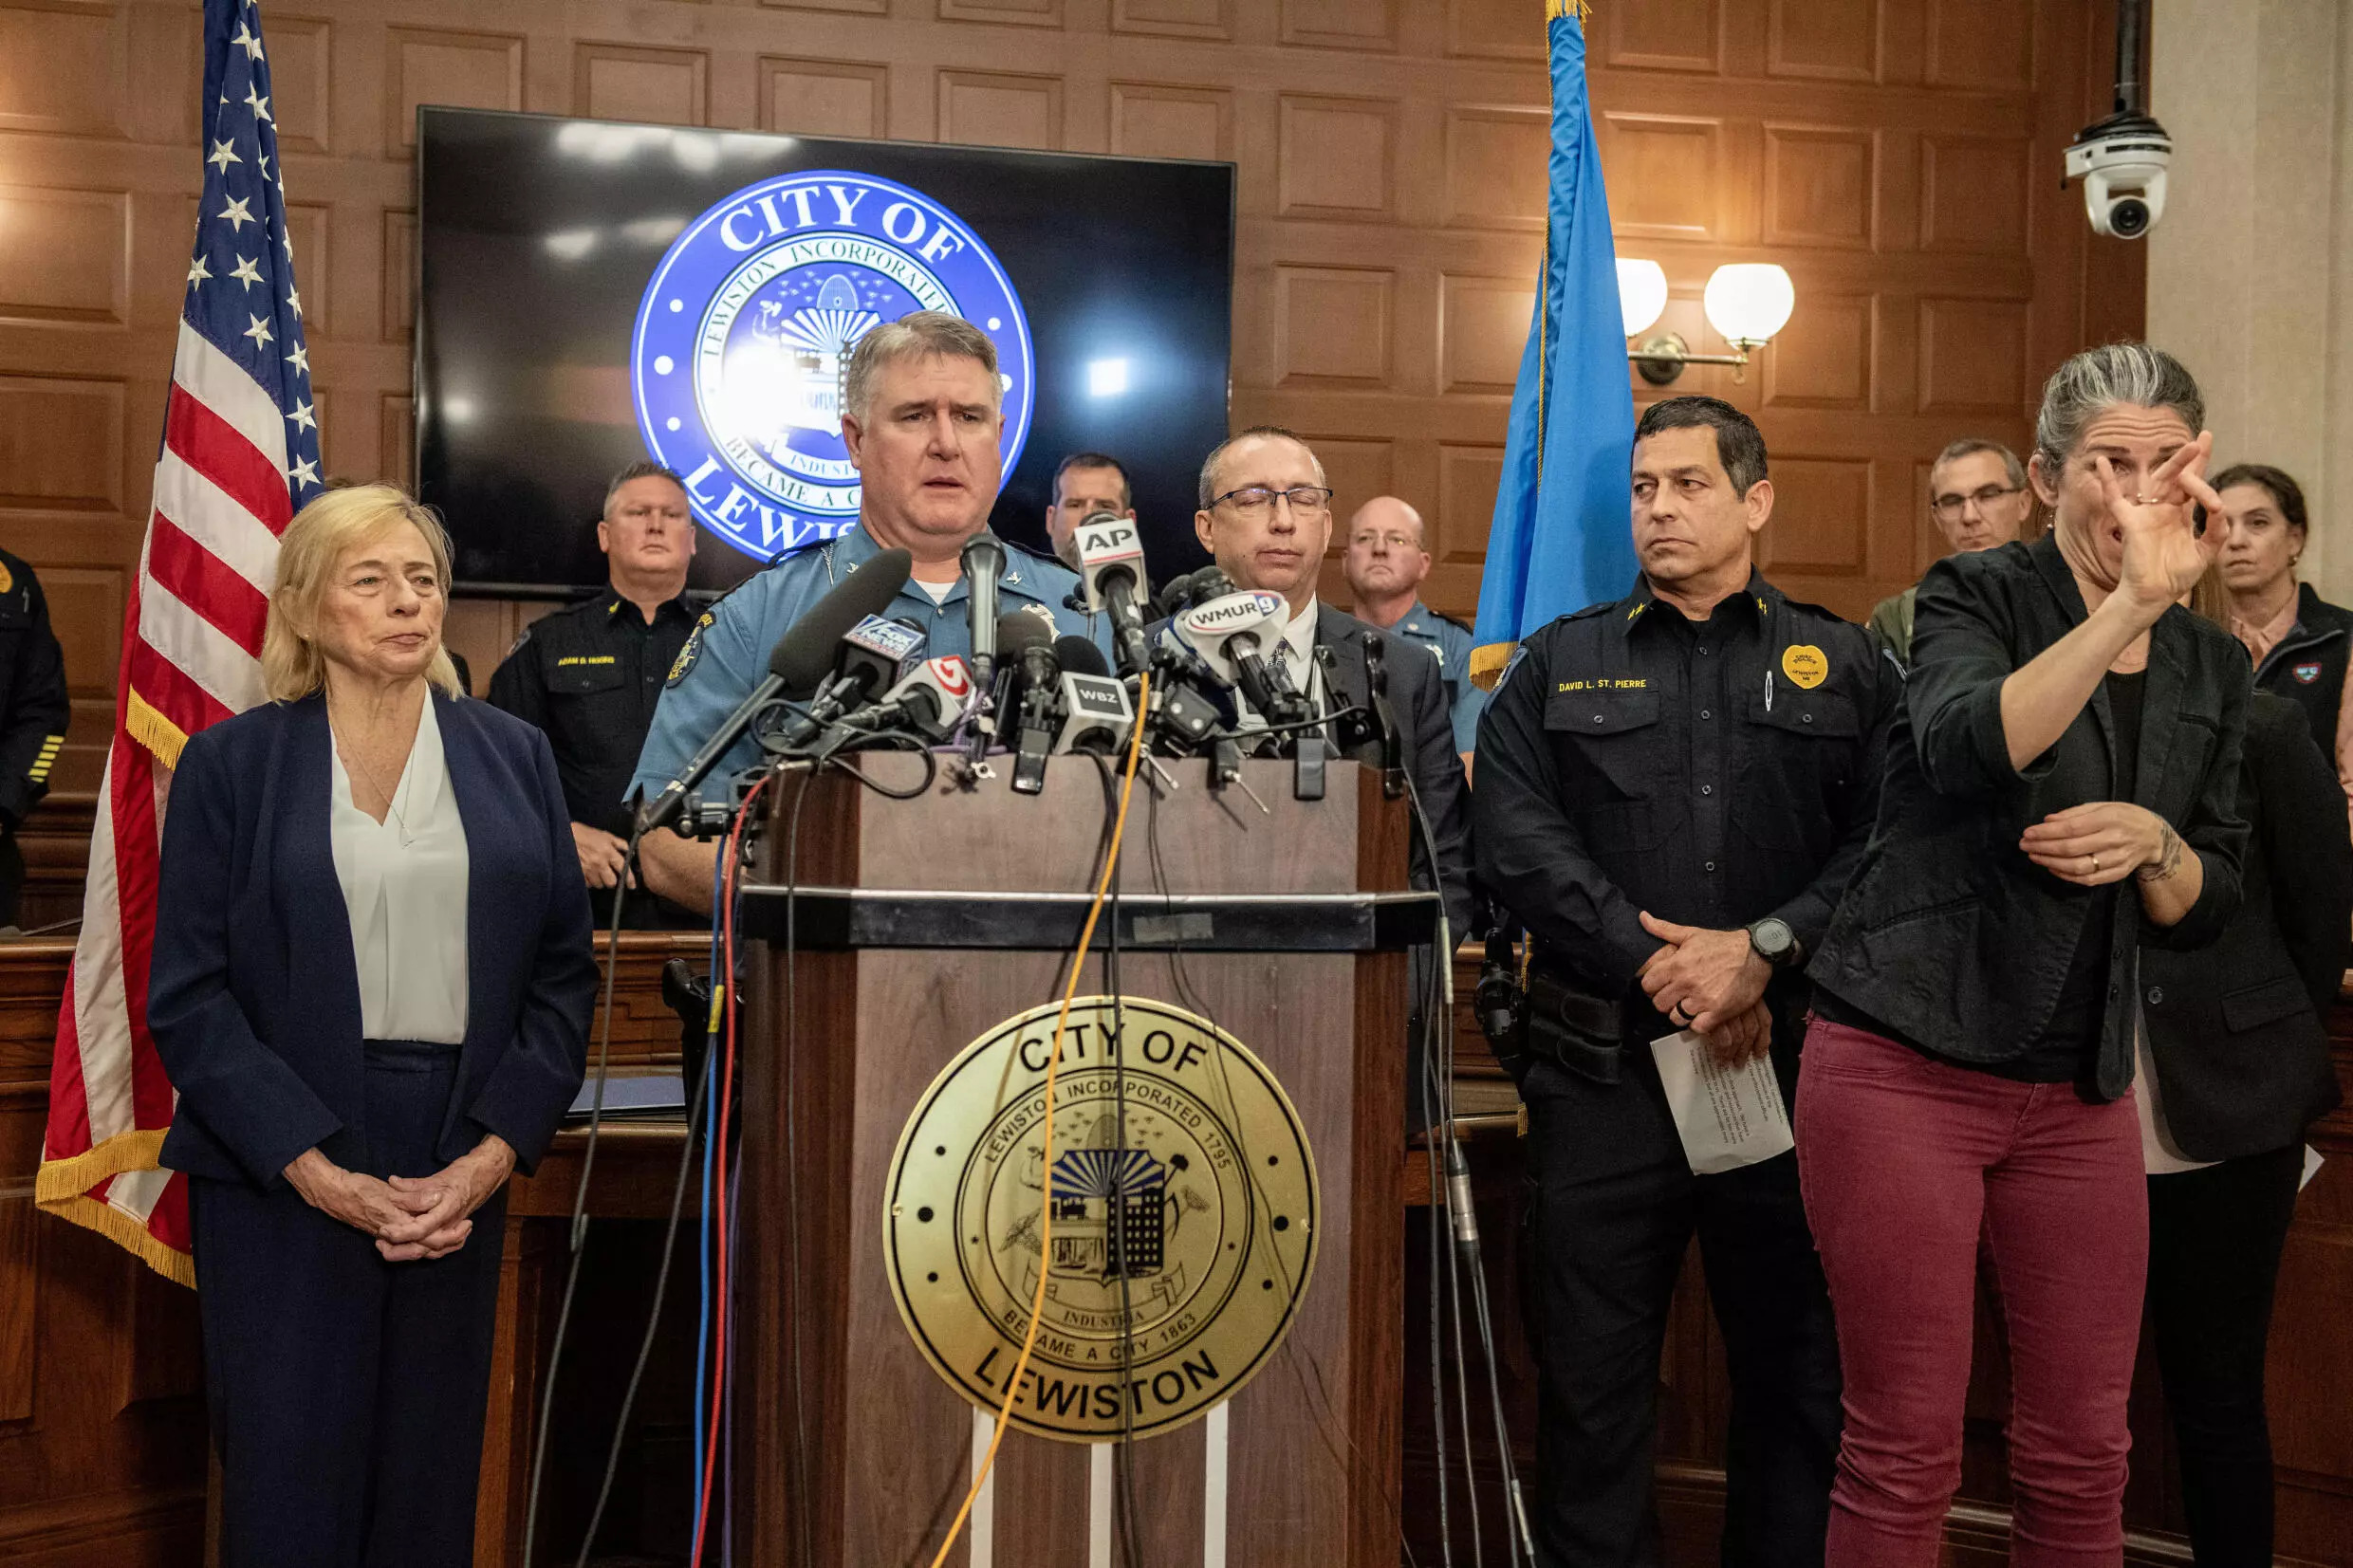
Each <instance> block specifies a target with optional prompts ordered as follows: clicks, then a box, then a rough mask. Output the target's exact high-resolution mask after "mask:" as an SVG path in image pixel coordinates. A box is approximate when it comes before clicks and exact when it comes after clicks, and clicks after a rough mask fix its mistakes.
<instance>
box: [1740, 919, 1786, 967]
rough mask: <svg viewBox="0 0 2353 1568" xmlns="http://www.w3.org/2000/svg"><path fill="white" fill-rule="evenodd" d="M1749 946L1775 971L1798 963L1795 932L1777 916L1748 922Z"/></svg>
mask: <svg viewBox="0 0 2353 1568" xmlns="http://www.w3.org/2000/svg"><path fill="white" fill-rule="evenodd" d="M1749 946H1750V947H1751V949H1752V950H1755V953H1756V955H1757V956H1758V957H1759V958H1762V959H1763V960H1765V962H1766V963H1768V964H1770V965H1771V966H1772V967H1773V968H1776V969H1786V968H1788V967H1789V966H1790V965H1792V964H1795V963H1796V962H1797V961H1798V942H1797V932H1793V931H1791V930H1790V929H1789V922H1788V921H1787V920H1784V919H1782V918H1781V917H1780V916H1779V915H1777V914H1769V915H1767V916H1766V917H1765V918H1764V919H1762V920H1753V921H1751V922H1750V924H1749Z"/></svg>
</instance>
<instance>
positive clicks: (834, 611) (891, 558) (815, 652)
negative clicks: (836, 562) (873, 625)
mask: <svg viewBox="0 0 2353 1568" xmlns="http://www.w3.org/2000/svg"><path fill="white" fill-rule="evenodd" d="M914 571H915V557H914V556H912V555H910V554H908V553H907V552H906V551H905V550H883V551H880V553H878V554H877V555H875V556H874V557H873V558H872V559H871V560H869V561H867V562H866V563H863V564H862V565H861V566H860V567H859V568H858V570H856V571H854V572H852V573H850V574H849V575H848V576H846V577H844V578H843V580H842V581H839V582H837V583H835V584H834V585H833V587H832V588H830V589H829V590H827V591H826V594H825V597H824V598H823V599H821V600H818V601H817V602H816V603H814V604H812V605H810V606H809V607H808V608H807V609H806V611H804V612H803V613H802V616H801V618H800V619H798V620H796V621H794V622H793V623H792V627H791V629H790V630H789V631H787V632H786V633H785V635H784V636H781V637H779V638H777V639H776V648H775V651H774V652H773V653H771V654H769V659H768V673H769V674H771V675H774V676H775V677H776V678H777V679H778V680H780V681H782V682H783V683H784V687H785V694H786V695H787V696H790V697H806V696H810V695H812V694H814V693H815V692H816V691H817V688H818V687H820V686H822V685H823V684H824V679H825V677H826V676H827V675H829V674H831V673H833V666H834V661H835V658H836V657H837V655H838V650H839V647H840V644H841V641H842V638H843V636H845V635H847V633H848V632H849V629H850V628H851V627H853V626H855V625H857V624H858V623H859V622H860V621H862V620H863V619H865V618H867V617H868V616H879V615H880V614H881V613H882V612H883V611H885V610H887V609H889V608H890V605H891V600H895V599H897V598H898V597H899V590H900V589H902V588H904V587H905V586H906V585H907V579H908V577H909V576H911V575H912V574H913V573H914Z"/></svg>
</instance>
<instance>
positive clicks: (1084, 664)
mask: <svg viewBox="0 0 2353 1568" xmlns="http://www.w3.org/2000/svg"><path fill="white" fill-rule="evenodd" d="M1054 660H1055V662H1056V663H1058V664H1060V665H1061V666H1062V672H1063V673H1064V674H1065V675H1107V674H1109V673H1111V661H1110V660H1109V659H1107V658H1105V657H1103V654H1102V649H1100V648H1098V647H1096V646H1095V644H1094V643H1093V642H1092V641H1090V640H1088V639H1087V638H1085V637H1083V636H1078V635H1076V634H1075V633H1073V634H1071V635H1069V636H1058V637H1056V638H1055V639H1054Z"/></svg>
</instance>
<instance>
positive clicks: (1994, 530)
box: [1865, 436, 2034, 666]
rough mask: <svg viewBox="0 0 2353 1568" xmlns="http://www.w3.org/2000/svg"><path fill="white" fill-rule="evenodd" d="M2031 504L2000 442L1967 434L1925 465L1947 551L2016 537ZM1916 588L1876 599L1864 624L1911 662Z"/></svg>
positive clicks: (1967, 550)
mask: <svg viewBox="0 0 2353 1568" xmlns="http://www.w3.org/2000/svg"><path fill="white" fill-rule="evenodd" d="M2033 508H2034V492H2033V491H2031V490H2029V489H2027V470H2026V465H2025V464H2023V463H2021V462H2019V461H2018V454H2017V453H2016V452H2012V451H2010V449H2009V448H2008V447H2006V446H2004V445H2002V444H2001V443H2000V442H1999V441H1989V440H1986V439H1984V438H1983V437H1981V436H1968V437H1965V438H1963V439H1961V440H1958V441H1955V442H1954V443H1953V444H1952V445H1951V446H1949V447H1947V448H1945V449H1944V451H1942V452H1938V453H1937V454H1936V462H1935V463H1934V464H1933V465H1931V466H1930V468H1929V470H1928V515H1929V517H1930V518H1931V519H1932V520H1933V521H1934V522H1935V523H1936V531H1937V532H1938V533H1940V534H1942V535H1943V536H1944V542H1945V544H1947V545H1949V546H1950V548H1949V549H1948V550H1947V551H1946V553H1947V554H1948V555H1972V554H1974V553H1975V552H1976V551H1979V550H1991V549H1992V548H1994V547H1995V546H1996V545H2000V544H2010V543H2011V542H2013V541H2014V540H2016V539H2017V537H2018V533H2019V530H2020V529H2021V528H2023V527H2025V526H2026V521H2027V513H2029V511H2031V510H2033ZM1918 592H1919V590H1918V588H1917V587H1913V588H1906V589H1905V590H1904V591H1903V592H1901V593H1899V594H1891V595H1889V596H1888V597H1887V598H1885V599H1883V600H1880V601H1879V603H1878V605H1877V606H1875V607H1874V608H1873V609H1872V611H1871V618H1870V620H1869V621H1867V622H1865V629H1866V630H1868V631H1869V632H1870V634H1871V636H1872V640H1874V641H1876V642H1877V643H1878V644H1879V645H1880V646H1881V647H1882V648H1884V649H1886V650H1887V651H1888V652H1889V653H1891V654H1893V655H1896V662H1897V663H1899V664H1902V665H1906V666H1909V665H1910V664H1911V662H1912V602H1913V598H1914V596H1915V595H1917V594H1918Z"/></svg>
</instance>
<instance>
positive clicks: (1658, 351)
mask: <svg viewBox="0 0 2353 1568" xmlns="http://www.w3.org/2000/svg"><path fill="white" fill-rule="evenodd" d="M1654 302H1655V303H1654ZM1666 303H1667V295H1666V273H1665V271H1664V270H1663V269H1662V268H1661V267H1659V265H1658V263H1657V262H1651V261H1621V262H1619V264H1618V304H1619V308H1620V310H1621V314H1622V315H1623V317H1624V320H1625V327H1626V336H1627V337H1628V338H1635V337H1640V335H1641V334H1642V333H1643V332H1645V331H1647V330H1648V329H1649V328H1650V327H1651V326H1652V325H1653V324H1655V323H1657V322H1658V318H1659V316H1660V314H1661V313H1662V312H1663V311H1664V310H1665V309H1666ZM1701 304H1702V306H1703V307H1704V308H1705V309H1706V311H1707V313H1708V324H1709V325H1711V326H1713V327H1714V328H1715V330H1716V331H1717V332H1718V333H1719V334H1720V335H1721V336H1722V337H1723V339H1724V341H1726V342H1728V343H1730V344H1732V353H1730V354H1694V353H1692V352H1691V345H1690V344H1688V343H1686V342H1685V341H1683V336H1682V334H1681V333H1679V332H1665V333H1661V334H1659V335H1658V337H1656V338H1650V339H1645V340H1644V341H1642V342H1640V344H1636V345H1633V346H1629V347H1628V348H1627V350H1626V358H1627V359H1629V360H1633V361H1634V367H1635V369H1636V370H1638V371H1640V373H1641V376H1642V379H1644V380H1645V381H1648V382H1649V383H1650V384H1651V385H1653V386H1661V387H1662V386H1667V385H1670V384H1671V383H1673V382H1674V381H1675V379H1676V378H1677V377H1679V376H1681V375H1682V374H1683V367H1684V366H1685V365H1730V366H1732V379H1733V380H1734V381H1744V380H1746V379H1747V378H1748V367H1749V356H1750V355H1751V353H1752V352H1753V351H1755V350H1757V349H1759V348H1762V347H1764V346H1765V344H1766V343H1768V342H1769V341H1771V340H1772V338H1773V337H1774V335H1775V334H1777V333H1779V332H1780V330H1781V329H1782V328H1783V327H1785V326H1787V325H1788V323H1789V313H1790V311H1791V310H1793V309H1794V308H1795V307H1796V305H1797V290H1796V289H1795V287H1794V286H1791V284H1790V282H1789V274H1788V270H1787V269H1785V268H1783V267H1777V266H1775V265H1773V264H1772V263H1770V262H1737V263H1732V264H1728V265H1726V266H1723V267H1717V268H1716V269H1715V273H1714V276H1713V277H1711V278H1709V279H1708V287H1707V292H1706V293H1705V294H1704V295H1703V296H1702V298H1701Z"/></svg>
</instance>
